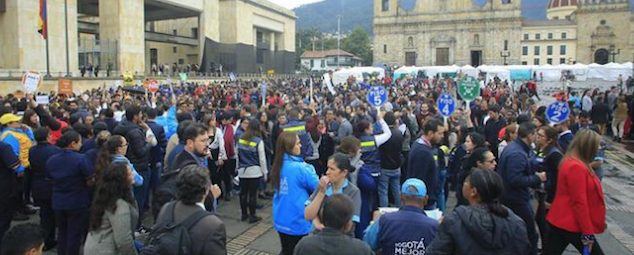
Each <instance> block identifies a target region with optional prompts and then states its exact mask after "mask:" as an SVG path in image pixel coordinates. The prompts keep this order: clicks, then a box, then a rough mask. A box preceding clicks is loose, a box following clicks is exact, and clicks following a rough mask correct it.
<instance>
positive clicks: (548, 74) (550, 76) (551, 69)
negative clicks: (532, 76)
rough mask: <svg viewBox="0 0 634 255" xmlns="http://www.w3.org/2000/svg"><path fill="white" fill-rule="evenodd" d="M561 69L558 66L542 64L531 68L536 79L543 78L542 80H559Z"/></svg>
mask: <svg viewBox="0 0 634 255" xmlns="http://www.w3.org/2000/svg"><path fill="white" fill-rule="evenodd" d="M561 71H562V69H561V68H560V66H552V65H548V64H546V65H543V66H538V67H535V68H533V73H536V74H537V78H538V79H543V81H560V80H561V74H562V73H561Z"/></svg>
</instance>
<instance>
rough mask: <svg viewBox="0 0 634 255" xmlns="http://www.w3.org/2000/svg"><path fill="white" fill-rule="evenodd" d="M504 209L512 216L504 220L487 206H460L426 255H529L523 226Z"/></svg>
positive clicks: (447, 220) (447, 218)
mask: <svg viewBox="0 0 634 255" xmlns="http://www.w3.org/2000/svg"><path fill="white" fill-rule="evenodd" d="M505 209H506V210H507V211H508V212H509V215H508V217H506V218H502V217H499V216H496V215H494V214H492V213H491V212H490V211H489V209H488V208H487V207H486V206H484V205H474V206H459V207H458V208H456V209H455V210H454V211H453V212H452V213H451V214H450V215H448V216H447V217H446V218H445V219H444V221H443V222H442V224H440V226H439V228H438V232H437V233H436V237H435V238H434V241H433V242H432V243H431V245H430V246H429V247H428V249H427V253H426V254H427V255H437V254H454V255H459V254H478V255H483V254H491V255H493V254H495V255H506V254H508V255H511V254H513V255H516V254H518V255H520V254H528V252H529V251H530V249H529V248H530V244H529V242H528V237H527V234H526V227H525V225H524V222H523V221H522V219H520V218H519V217H518V216H517V215H515V214H514V213H513V211H511V210H510V209H508V208H506V207H505Z"/></svg>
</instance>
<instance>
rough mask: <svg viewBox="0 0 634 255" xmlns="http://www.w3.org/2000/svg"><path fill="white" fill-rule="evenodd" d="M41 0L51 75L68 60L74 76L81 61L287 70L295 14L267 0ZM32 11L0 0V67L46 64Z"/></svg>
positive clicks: (32, 4) (124, 67)
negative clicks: (48, 46)
mask: <svg viewBox="0 0 634 255" xmlns="http://www.w3.org/2000/svg"><path fill="white" fill-rule="evenodd" d="M65 1H67V2H65ZM46 2H47V9H48V32H49V45H50V63H51V64H50V68H51V71H53V72H54V73H57V72H64V73H65V72H66V66H67V65H68V66H69V69H70V72H71V73H73V75H74V76H77V74H78V73H79V72H78V70H79V68H80V66H82V65H88V64H91V65H93V66H97V65H99V66H100V67H101V70H105V69H106V66H111V67H112V70H115V71H120V72H132V73H135V72H137V73H149V72H150V70H151V67H152V65H153V64H156V65H157V66H158V65H160V64H170V65H172V64H177V65H178V64H180V65H185V64H190V65H193V64H196V65H198V66H199V67H200V69H201V70H203V71H210V70H212V69H217V68H218V67H220V66H222V67H223V71H233V72H240V73H247V72H252V73H255V72H258V71H260V70H262V71H269V70H273V71H274V72H276V73H292V72H294V70H295V66H294V59H295V20H296V19H297V17H296V16H295V14H294V13H293V12H292V11H290V10H288V9H285V8H283V7H281V6H278V5H276V4H273V3H271V2H269V1H267V0H47V1H46ZM39 9H40V6H39V1H24V0H0V49H1V51H2V54H0V70H16V71H24V70H38V71H43V70H45V69H46V61H44V60H45V56H46V54H45V43H46V41H45V40H44V39H43V38H42V36H41V35H40V34H39V33H38V18H39ZM66 13H68V14H67V15H66ZM66 21H67V22H68V29H66ZM66 31H68V40H66V33H65V32H66ZM67 41H68V44H67V43H66V42H67ZM66 45H68V51H69V54H68V55H69V60H68V61H67V60H66V53H65V52H66V50H65V49H66V48H67V47H66Z"/></svg>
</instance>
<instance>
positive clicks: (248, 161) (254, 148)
mask: <svg viewBox="0 0 634 255" xmlns="http://www.w3.org/2000/svg"><path fill="white" fill-rule="evenodd" d="M261 141H262V139H260V138H259V137H253V138H251V140H244V139H242V138H240V139H238V142H237V147H238V160H239V162H238V167H239V168H243V167H250V166H259V165H260V155H259V154H258V144H259V143H260V142H261Z"/></svg>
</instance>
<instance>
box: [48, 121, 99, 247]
mask: <svg viewBox="0 0 634 255" xmlns="http://www.w3.org/2000/svg"><path fill="white" fill-rule="evenodd" d="M57 146H59V147H60V148H62V151H61V152H59V153H58V154H55V155H54V156H52V157H51V158H50V159H49V160H48V161H47V163H46V169H47V177H48V178H49V179H51V180H52V183H53V196H52V207H53V210H54V211H55V223H56V224H57V229H58V231H57V252H58V253H59V254H79V247H80V246H81V244H82V240H83V238H84V236H86V233H87V231H88V218H89V217H88V207H89V205H90V188H91V187H92V186H93V183H94V179H95V178H94V176H95V169H94V167H93V166H92V165H91V164H90V161H89V160H88V158H86V156H85V155H84V154H81V153H79V149H80V148H81V135H79V134H78V133H77V132H75V131H72V130H70V131H66V132H64V133H63V134H62V136H61V137H60V138H59V139H58V140H57Z"/></svg>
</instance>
